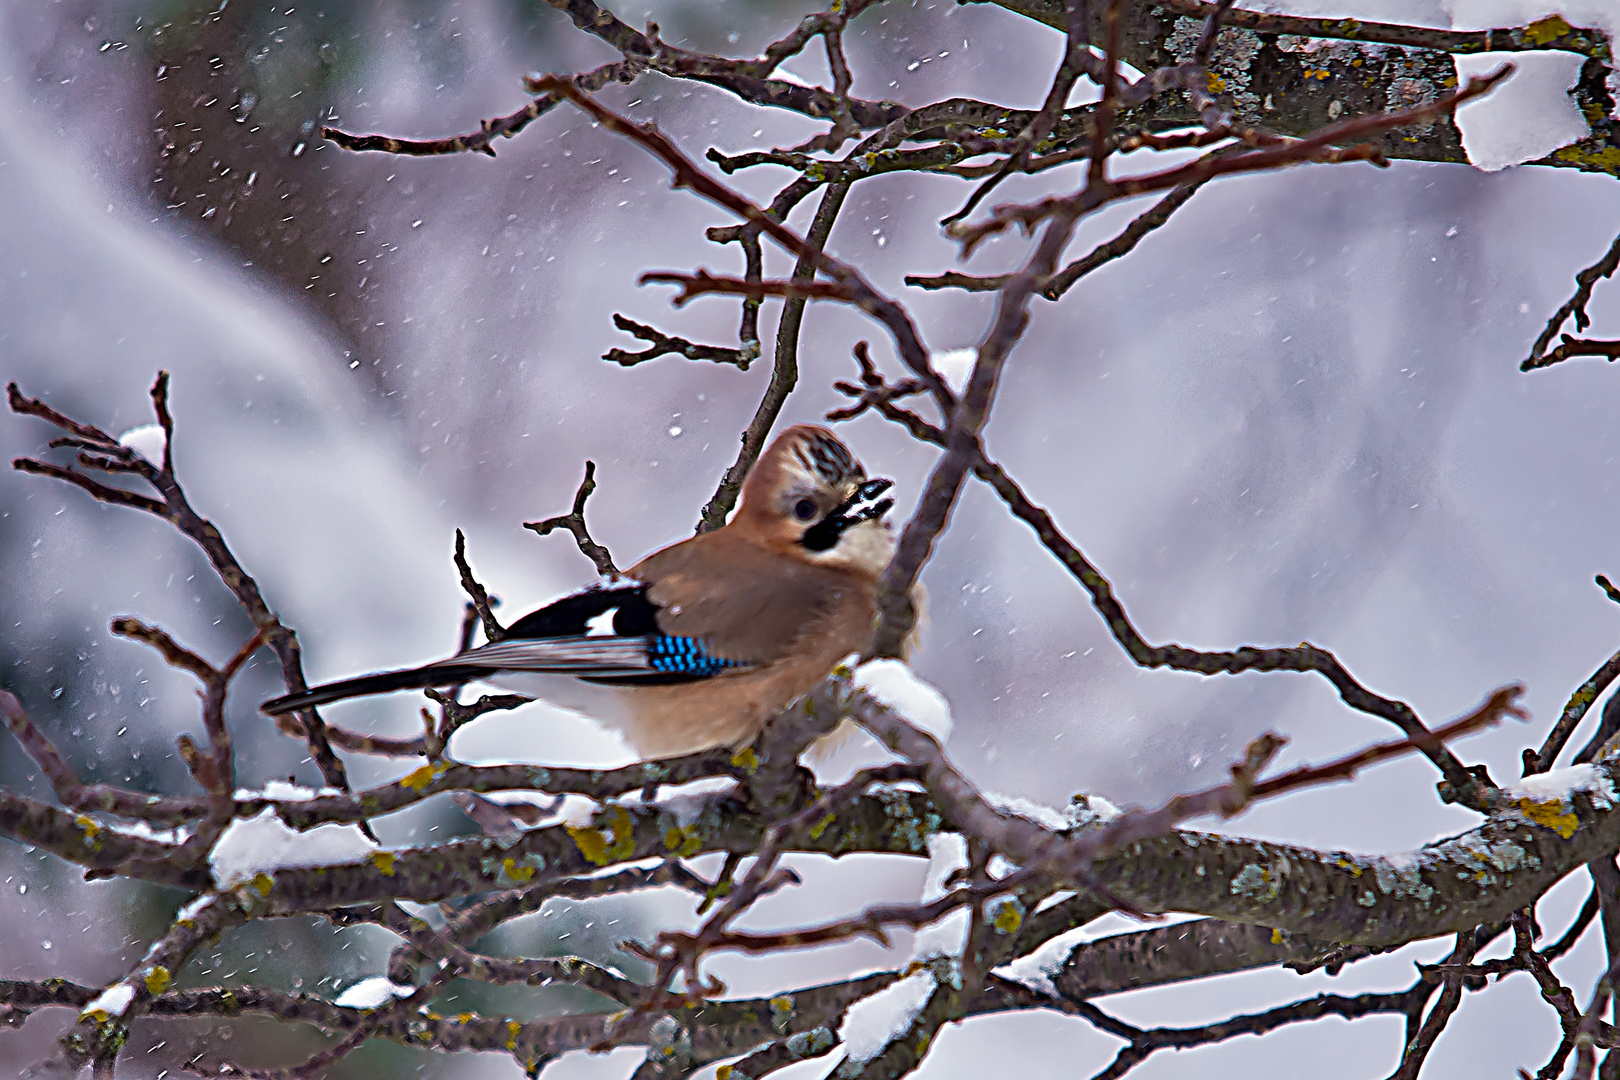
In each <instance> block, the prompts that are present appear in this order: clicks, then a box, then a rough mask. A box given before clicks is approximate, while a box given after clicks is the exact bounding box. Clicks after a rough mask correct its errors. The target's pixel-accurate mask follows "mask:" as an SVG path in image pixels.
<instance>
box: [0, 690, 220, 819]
mask: <svg viewBox="0 0 1620 1080" xmlns="http://www.w3.org/2000/svg"><path fill="white" fill-rule="evenodd" d="M0 719H4V720H5V722H6V727H7V728H9V729H10V731H11V734H12V735H13V736H14V737H15V738H16V740H17V741H18V742H19V743H20V744H22V748H23V750H24V752H25V753H27V754H28V756H29V757H31V758H33V760H34V763H35V764H37V765H38V766H39V769H40V772H42V773H44V774H45V779H46V780H48V781H49V782H50V785H51V789H52V790H53V791H55V792H56V797H57V798H58V799H61V800H62V805H63V806H66V807H68V808H69V809H72V810H77V811H80V812H83V813H106V814H116V815H118V816H119V817H124V818H131V819H134V820H139V821H144V822H146V823H147V824H149V825H153V826H158V827H163V826H174V825H181V824H184V823H185V822H187V821H193V820H196V819H197V818H200V817H202V816H203V815H204V814H205V813H207V808H206V806H204V804H203V802H202V801H201V800H199V799H196V798H186V797H179V796H158V795H148V794H146V793H144V792H139V791H127V790H125V789H123V788H118V787H113V786H112V785H110V784H86V783H84V782H83V781H82V780H80V779H79V776H78V774H77V773H75V772H74V771H73V769H72V767H71V766H69V765H68V763H67V762H66V761H65V760H63V758H62V755H61V753H60V752H59V751H58V750H57V749H56V745H55V744H54V743H52V742H51V740H50V739H49V738H48V737H47V736H46V735H45V734H44V733H43V732H41V731H40V730H39V728H37V727H35V726H34V723H33V721H31V720H29V719H28V715H27V714H26V713H25V712H24V711H23V708H22V703H21V702H19V701H18V700H17V699H16V698H15V697H13V696H12V695H11V694H9V693H7V692H6V691H4V690H0Z"/></svg>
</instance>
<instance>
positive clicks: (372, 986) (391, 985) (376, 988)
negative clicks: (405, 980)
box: [332, 975, 416, 1009]
mask: <svg viewBox="0 0 1620 1080" xmlns="http://www.w3.org/2000/svg"><path fill="white" fill-rule="evenodd" d="M415 992H416V988H415V987H414V986H401V985H400V984H399V983H397V982H391V981H390V980H389V979H388V978H386V977H385V976H382V975H373V976H372V977H371V978H369V979H361V980H360V981H359V982H357V983H355V984H354V985H353V986H351V987H349V988H348V989H347V990H345V991H343V993H341V994H339V995H338V996H337V997H336V999H334V1000H333V1002H332V1004H334V1005H336V1006H337V1007H338V1008H340V1009H375V1008H378V1007H379V1006H382V1005H386V1004H388V1002H389V1001H390V1000H392V999H393V998H402V997H410V996H411V995H412V994H414V993H415Z"/></svg>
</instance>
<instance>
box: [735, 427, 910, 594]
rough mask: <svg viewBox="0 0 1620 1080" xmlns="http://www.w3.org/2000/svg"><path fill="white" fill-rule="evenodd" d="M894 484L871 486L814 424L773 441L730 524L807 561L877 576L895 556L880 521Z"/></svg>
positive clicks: (828, 434)
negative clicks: (734, 520)
mask: <svg viewBox="0 0 1620 1080" xmlns="http://www.w3.org/2000/svg"><path fill="white" fill-rule="evenodd" d="M893 486H894V481H893V480H885V479H876V480H868V479H867V478H866V470H865V469H864V468H862V467H861V463H860V462H859V461H856V460H855V455H854V454H851V453H850V452H849V447H847V446H845V445H844V444H843V442H842V441H841V440H840V439H839V438H838V436H836V435H834V434H833V433H832V432H831V431H829V430H827V429H826V428H824V427H819V426H817V425H815V424H795V425H793V426H792V427H790V428H788V429H787V430H786V431H784V432H782V434H780V435H778V436H777V437H776V439H775V441H773V442H772V443H771V445H770V446H768V447H766V448H765V452H764V453H762V454H761V455H760V457H759V461H758V462H757V463H756V464H755V465H754V468H753V471H751V472H750V473H749V474H748V479H747V481H746V482H745V483H744V484H743V495H742V505H741V506H740V507H739V508H738V510H737V518H736V522H735V524H736V525H737V526H738V527H739V528H742V529H745V530H747V531H748V532H749V533H750V534H752V535H753V536H754V537H756V538H757V539H758V540H760V541H762V542H763V543H765V544H766V545H767V546H769V547H772V548H774V549H776V550H778V551H781V552H783V553H785V554H789V555H791V556H793V557H794V558H797V559H802V560H804V561H806V562H812V563H818V564H821V565H824V566H834V567H839V568H841V569H845V570H850V571H853V572H856V573H860V574H865V575H869V576H871V577H874V578H875V577H877V575H879V574H881V573H882V572H883V568H884V567H885V566H887V565H888V562H889V557H890V556H891V555H893V554H894V531H893V529H892V528H891V527H890V525H889V523H888V521H887V520H885V517H884V515H886V514H887V513H888V512H889V511H890V510H891V509H892V508H893V507H894V500H893V499H891V498H886V497H885V494H884V493H885V492H887V491H888V490H889V489H890V488H891V487H893Z"/></svg>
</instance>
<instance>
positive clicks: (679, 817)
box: [653, 776, 737, 828]
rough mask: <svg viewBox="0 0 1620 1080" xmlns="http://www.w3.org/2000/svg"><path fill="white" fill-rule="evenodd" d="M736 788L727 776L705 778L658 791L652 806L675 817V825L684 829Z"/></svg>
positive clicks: (734, 783)
mask: <svg viewBox="0 0 1620 1080" xmlns="http://www.w3.org/2000/svg"><path fill="white" fill-rule="evenodd" d="M736 788H737V781H735V780H733V779H732V778H731V777H729V776H721V777H715V776H706V777H704V778H703V779H702V780H694V781H692V782H691V783H690V784H682V785H680V786H679V787H676V788H672V789H669V790H666V791H660V792H659V793H658V798H657V799H656V800H655V801H654V803H653V805H654V806H656V807H657V808H658V809H659V810H661V811H663V812H664V813H667V814H673V815H675V822H676V824H678V825H680V826H681V827H682V828H685V827H686V826H688V825H691V824H692V823H693V822H695V821H696V820H697V819H698V818H699V817H700V816H701V815H702V814H703V811H705V810H707V809H708V808H709V807H711V806H713V805H714V804H715V803H716V802H718V801H719V800H720V799H723V798H725V797H726V795H728V794H730V793H731V792H732V791H734V790H736Z"/></svg>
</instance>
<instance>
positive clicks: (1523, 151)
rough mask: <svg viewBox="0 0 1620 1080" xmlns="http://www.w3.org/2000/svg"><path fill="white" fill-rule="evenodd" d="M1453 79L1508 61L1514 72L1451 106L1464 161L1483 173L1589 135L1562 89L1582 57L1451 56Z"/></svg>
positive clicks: (1572, 77)
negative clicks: (1477, 95) (1454, 109)
mask: <svg viewBox="0 0 1620 1080" xmlns="http://www.w3.org/2000/svg"><path fill="white" fill-rule="evenodd" d="M1452 60H1453V62H1454V63H1455V64H1456V66H1457V78H1458V80H1459V81H1466V80H1467V79H1468V77H1469V76H1471V75H1484V74H1487V73H1489V72H1492V71H1495V70H1496V69H1497V68H1499V67H1501V66H1502V65H1503V64H1504V63H1507V62H1509V61H1511V62H1512V63H1514V64H1516V65H1517V66H1518V71H1516V72H1514V73H1513V75H1512V76H1511V77H1509V78H1508V79H1506V80H1504V81H1502V82H1500V83H1498V84H1497V85H1496V87H1495V88H1494V89H1492V90H1491V92H1490V93H1488V94H1486V95H1485V96H1484V97H1483V98H1479V99H1477V100H1474V101H1470V102H1468V103H1467V104H1465V105H1463V106H1461V107H1460V108H1458V109H1457V130H1458V131H1460V132H1461V133H1462V144H1463V149H1464V150H1465V151H1467V152H1468V160H1469V161H1470V162H1472V163H1473V164H1474V166H1475V167H1476V168H1479V169H1482V170H1484V171H1485V172H1496V171H1497V170H1498V169H1505V168H1507V167H1508V166H1509V165H1519V164H1522V163H1524V162H1526V161H1536V160H1538V159H1540V158H1543V157H1546V156H1547V155H1548V154H1550V153H1552V152H1553V151H1554V150H1557V149H1558V148H1559V147H1560V146H1568V145H1569V144H1570V143H1572V142H1576V141H1578V140H1580V139H1584V138H1586V136H1587V135H1589V134H1591V130H1592V129H1591V128H1590V127H1588V126H1587V123H1586V118H1585V117H1584V116H1582V115H1581V110H1580V109H1579V108H1578V107H1576V105H1575V99H1574V98H1572V97H1570V96H1569V94H1568V93H1567V91H1568V90H1569V88H1570V87H1572V86H1574V85H1575V80H1576V79H1577V78H1578V77H1579V75H1580V72H1581V65H1582V64H1584V63H1585V62H1586V58H1585V57H1583V56H1580V55H1577V54H1576V53H1568V52H1515V53H1475V54H1474V55H1472V56H1455V57H1453V58H1452Z"/></svg>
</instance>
